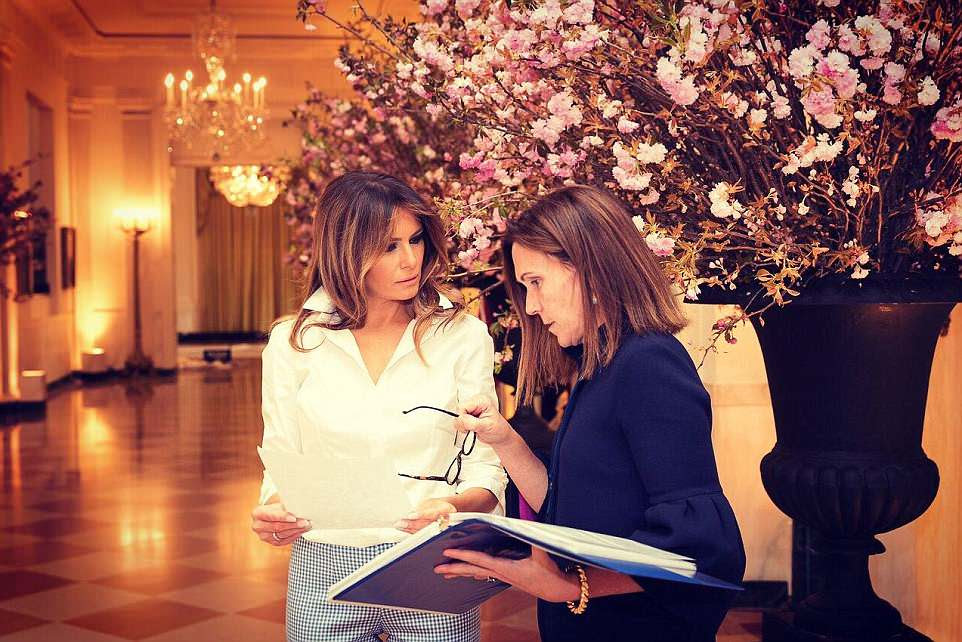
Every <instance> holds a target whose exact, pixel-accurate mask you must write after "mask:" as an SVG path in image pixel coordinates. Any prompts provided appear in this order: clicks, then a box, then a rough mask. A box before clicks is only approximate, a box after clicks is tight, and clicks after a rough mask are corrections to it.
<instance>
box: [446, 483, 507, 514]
mask: <svg viewBox="0 0 962 642" xmlns="http://www.w3.org/2000/svg"><path fill="white" fill-rule="evenodd" d="M507 485H508V483H507V478H505V477H503V476H502V477H488V478H487V479H466V480H464V481H462V482H461V483H459V484H458V486H457V488H456V489H455V492H456V493H457V494H458V495H460V494H462V493H464V492H465V491H467V490H468V489H470V488H483V489H485V490H487V491H490V492H491V493H492V494H493V495H494V497H495V499H497V500H498V505H497V506H495V507H494V509H492V510H491V513H492V514H493V515H504V514H505V510H504V509H505V500H504V490H505V488H506V487H507Z"/></svg>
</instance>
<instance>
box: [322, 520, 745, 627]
mask: <svg viewBox="0 0 962 642" xmlns="http://www.w3.org/2000/svg"><path fill="white" fill-rule="evenodd" d="M502 521H512V520H504V518H502ZM412 537H417V534H415V535H413V536H412ZM532 544H534V545H535V546H537V547H538V548H541V549H544V550H546V551H547V552H548V553H550V554H553V555H554V556H556V557H562V558H565V559H568V560H572V561H574V562H580V563H582V564H586V565H590V566H597V567H599V568H605V569H608V570H612V571H618V572H620V573H625V574H627V575H634V576H639V577H650V578H656V579H660V580H670V581H674V582H686V583H690V584H700V585H704V586H711V587H716V588H722V589H729V590H741V587H739V586H737V585H735V584H731V583H729V582H724V581H722V580H719V579H716V578H714V577H711V576H708V575H705V574H703V573H698V572H695V574H694V575H693V576H690V577H689V576H688V575H683V574H680V573H676V572H673V571H671V570H669V569H666V568H663V567H661V566H658V565H654V564H644V563H639V562H631V561H625V560H620V559H611V558H608V557H602V556H599V555H596V554H585V553H581V552H576V551H571V550H563V549H560V548H558V547H556V546H552V545H549V544H546V543H545V542H541V541H538V540H537V539H536V538H533V537H528V536H522V535H520V534H518V533H514V532H511V531H509V530H507V529H505V528H501V527H499V526H496V525H493V524H490V523H488V522H485V521H481V520H479V519H466V520H465V521H462V522H459V523H456V524H452V525H451V526H448V527H447V528H446V529H444V530H442V531H441V532H439V533H437V534H435V535H433V536H432V537H430V538H428V539H426V540H425V541H424V542H422V543H420V544H419V545H417V546H416V547H415V548H412V549H411V550H409V551H406V552H405V553H403V554H401V555H400V556H398V557H397V558H396V559H393V560H390V561H386V563H384V564H383V565H380V566H379V567H377V568H375V569H374V570H373V571H371V572H369V573H367V574H365V575H363V576H361V577H359V578H358V579H352V576H348V577H347V578H345V579H344V580H342V581H341V582H338V583H337V584H335V585H334V586H333V587H331V591H330V594H329V595H328V599H329V600H331V601H333V602H348V603H357V604H367V605H375V606H381V607H387V608H398V609H413V610H418V611H431V612H436V613H464V612H466V611H469V610H471V609H473V608H474V607H476V606H478V605H480V604H481V603H483V602H485V601H486V600H488V599H490V598H492V597H494V596H495V595H497V594H498V593H500V592H501V591H503V590H505V589H506V588H508V585H507V584H504V583H503V582H488V581H482V580H475V579H472V578H464V577H458V578H454V579H450V580H447V579H444V577H443V576H441V575H438V574H437V573H435V572H434V567H435V566H437V565H439V564H443V563H445V562H449V561H452V560H451V558H448V557H445V556H444V555H443V551H444V550H445V549H451V548H462V549H470V550H475V551H482V552H484V553H488V554H489V555H497V556H500V557H510V558H513V559H521V558H524V557H528V556H529V555H531V545H532ZM390 554H391V551H390V550H388V551H387V552H385V553H382V555H381V556H379V557H382V556H386V557H385V559H388V558H390V557H391V555H390ZM369 564H370V565H374V566H378V558H375V560H372V562H370V563H369ZM362 571H364V567H362V569H359V571H358V573H357V574H360V573H361V572H362Z"/></svg>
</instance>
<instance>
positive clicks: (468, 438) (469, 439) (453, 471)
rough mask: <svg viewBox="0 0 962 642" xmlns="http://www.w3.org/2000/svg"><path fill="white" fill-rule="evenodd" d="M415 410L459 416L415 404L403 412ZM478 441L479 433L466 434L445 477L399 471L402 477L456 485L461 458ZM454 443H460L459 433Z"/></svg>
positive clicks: (455, 436)
mask: <svg viewBox="0 0 962 642" xmlns="http://www.w3.org/2000/svg"><path fill="white" fill-rule="evenodd" d="M415 410H434V411H437V412H441V413H444V414H446V415H449V416H451V417H457V416H458V413H456V412H451V411H450V410H445V409H444V408H435V407H434V406H415V407H414V408H411V409H409V410H402V411H401V414H404V415H406V414H408V413H410V412H414V411H415ZM477 441H478V434H477V433H475V432H469V433H467V434H466V435H465V436H464V441H462V442H461V449H460V450H458V454H457V455H455V457H454V459H453V460H451V464H450V465H449V466H448V469H447V471H446V472H445V473H444V476H443V477H440V476H438V475H407V474H405V473H398V475H400V476H401V477H407V478H408V479H420V480H421V481H443V482H445V483H446V484H447V485H448V486H454V485H455V484H457V483H458V482H459V481H461V479H460V478H461V458H462V457H467V456H468V455H470V454H471V453H472V452H473V451H474V445H475V444H476V443H477ZM454 445H455V446H457V445H458V433H457V432H455V433H454Z"/></svg>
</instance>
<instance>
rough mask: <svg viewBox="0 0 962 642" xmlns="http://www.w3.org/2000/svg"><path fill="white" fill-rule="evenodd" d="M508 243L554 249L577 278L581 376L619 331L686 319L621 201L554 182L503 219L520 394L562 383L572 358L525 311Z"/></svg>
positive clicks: (611, 347)
mask: <svg viewBox="0 0 962 642" xmlns="http://www.w3.org/2000/svg"><path fill="white" fill-rule="evenodd" d="M515 244H518V245H523V246H524V247H526V248H528V249H530V250H535V251H538V252H543V253H544V254H547V255H549V256H553V257H555V258H556V259H558V260H560V261H561V262H562V263H564V264H566V265H567V266H569V267H571V268H572V269H573V270H574V271H575V274H576V276H577V278H579V279H581V286H582V287H581V290H582V301H581V310H582V314H583V316H584V328H585V336H584V340H583V346H584V356H583V358H582V362H581V369H580V371H579V372H578V374H579V375H580V376H581V377H583V378H590V377H591V376H593V375H594V373H595V372H596V371H597V370H598V369H599V368H602V367H604V366H607V365H608V364H609V363H611V360H612V358H613V357H614V355H615V352H617V350H618V347H619V346H620V345H621V342H622V339H623V338H624V336H625V334H626V333H628V332H634V333H637V334H647V333H650V332H665V333H669V334H674V333H676V332H678V331H679V330H681V329H682V328H683V327H685V325H686V323H687V321H686V320H685V317H684V315H683V314H682V313H681V308H680V306H679V304H678V302H677V300H676V299H675V296H674V295H673V293H672V289H671V284H670V283H669V281H668V278H667V277H666V276H665V273H664V272H663V271H662V269H661V266H660V265H659V263H658V260H657V259H656V258H655V255H654V254H653V253H652V252H651V250H650V249H648V246H647V245H646V244H645V242H644V239H642V238H641V235H640V234H639V233H638V229H637V228H636V227H635V224H634V223H633V222H632V220H631V215H630V214H629V213H628V210H627V208H626V207H625V205H624V204H623V203H622V202H621V201H619V200H618V199H617V198H615V197H614V196H612V195H611V194H609V193H608V192H606V191H604V190H602V189H599V188H596V187H589V186H585V185H572V186H570V187H564V188H561V189H559V190H556V191H554V192H552V193H550V194H548V195H547V196H545V197H544V198H542V199H540V200H539V201H538V202H536V203H535V204H534V205H532V206H531V207H530V208H528V209H527V210H526V211H525V212H523V213H522V214H521V216H519V217H518V218H517V219H514V220H511V221H509V222H508V227H507V231H506V233H505V237H504V240H503V241H502V247H503V253H504V272H505V284H506V286H507V288H508V294H509V295H510V297H511V301H512V303H513V304H514V307H515V309H516V310H517V311H518V313H519V315H520V317H521V337H522V342H521V361H520V364H519V370H518V387H519V392H520V396H521V399H522V402H528V401H530V400H531V398H532V396H533V395H535V394H537V393H538V392H540V391H541V390H542V389H543V388H544V387H545V386H552V385H557V384H564V383H568V382H569V381H570V379H571V377H572V375H574V374H575V372H576V368H577V365H576V363H575V361H574V360H573V359H571V358H570V357H569V356H567V355H566V354H565V353H564V352H563V351H562V350H561V347H560V346H559V344H558V341H557V339H556V338H555V337H554V336H553V335H551V334H550V333H549V332H548V330H547V328H546V327H545V326H544V324H543V323H542V322H541V319H540V318H538V317H536V316H528V315H527V314H525V296H526V291H525V288H524V286H522V285H521V284H520V283H519V282H518V277H517V274H516V273H515V267H514V260H513V258H512V256H511V248H512V247H513V246H514V245H515ZM595 301H597V302H595Z"/></svg>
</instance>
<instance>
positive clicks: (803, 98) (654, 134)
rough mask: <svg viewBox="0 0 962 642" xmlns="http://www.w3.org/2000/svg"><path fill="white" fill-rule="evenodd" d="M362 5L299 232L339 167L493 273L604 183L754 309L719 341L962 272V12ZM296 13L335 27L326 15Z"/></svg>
mask: <svg viewBox="0 0 962 642" xmlns="http://www.w3.org/2000/svg"><path fill="white" fill-rule="evenodd" d="M357 7H358V9H357V12H356V14H355V16H354V18H353V19H352V20H351V21H350V22H347V23H343V24H342V23H339V22H338V23H337V24H338V25H339V26H340V27H341V28H343V29H344V30H345V32H346V33H350V34H352V35H353V36H354V37H355V39H356V42H357V43H359V44H358V45H356V46H353V47H349V46H345V47H343V48H342V50H341V53H340V56H339V58H338V60H337V63H336V64H337V66H338V68H339V69H340V70H341V71H342V72H343V73H344V74H345V76H346V78H347V80H348V82H349V83H350V85H351V87H352V88H353V89H354V95H353V97H352V98H350V99H348V100H346V101H327V100H325V99H323V97H321V96H318V95H317V94H316V92H312V93H311V97H310V99H309V101H308V102H307V103H305V104H304V105H301V106H300V107H299V108H298V110H296V112H295V121H296V122H297V123H298V124H299V125H300V126H301V128H302V130H303V131H304V133H305V136H304V143H305V146H304V150H303V155H302V157H301V159H299V160H298V161H296V162H295V163H294V164H293V172H294V180H293V181H292V182H291V184H290V189H289V192H288V195H287V197H288V202H289V203H290V204H291V206H292V208H293V212H294V213H293V214H292V217H293V218H294V219H295V220H296V221H299V222H301V223H304V222H305V221H307V220H309V218H308V217H309V212H310V209H311V199H312V198H313V196H314V195H315V194H316V193H317V190H316V188H317V186H318V184H320V183H322V182H323V181H324V180H326V178H327V177H329V176H331V175H333V174H334V173H337V172H339V171H342V170H343V169H346V168H348V167H364V166H370V167H378V168H382V169H385V170H386V171H391V172H394V173H397V174H400V175H403V176H405V177H406V178H408V179H410V180H412V182H413V183H415V185H416V186H417V187H418V188H419V189H422V190H423V193H425V194H431V195H432V196H434V197H435V198H436V199H437V202H438V204H439V206H440V209H441V211H442V213H443V214H444V215H445V216H446V217H447V219H448V221H449V225H450V230H451V232H452V238H453V241H454V243H453V248H452V252H453V256H454V257H455V259H456V261H457V263H458V264H459V266H460V267H459V270H460V271H459V273H458V275H457V276H458V277H459V278H462V277H468V276H473V275H477V274H489V273H491V272H492V271H493V269H494V268H495V267H496V266H497V264H498V262H499V261H500V256H499V252H498V239H499V233H500V232H501V231H502V230H503V227H504V220H505V218H507V217H508V216H510V215H511V214H512V213H513V212H516V211H519V208H520V207H522V206H523V205H524V203H525V202H527V201H529V200H530V199H532V198H536V197H537V196H538V195H539V194H541V193H544V191H546V190H548V189H551V188H553V187H556V186H559V185H562V184H565V183H569V182H579V183H591V184H597V185H602V186H605V187H606V188H608V189H610V190H612V191H613V192H615V193H616V194H617V195H618V196H619V197H621V198H622V199H623V200H625V201H626V202H627V203H628V204H629V205H630V206H631V207H632V208H633V210H634V213H635V222H636V225H637V227H638V229H639V233H640V234H642V235H643V236H644V239H645V241H646V242H647V244H648V245H649V247H650V248H651V249H652V251H653V252H654V253H655V254H656V255H657V256H659V257H661V260H662V262H663V266H664V269H665V271H666V273H667V274H668V275H669V277H670V278H671V279H672V280H673V281H674V282H675V283H677V285H678V287H679V289H680V291H682V292H684V296H685V297H686V299H688V300H690V301H696V300H698V299H699V296H700V295H702V291H703V289H705V288H712V289H713V290H712V291H718V290H719V289H721V290H724V291H726V292H731V291H734V292H736V293H738V294H739V295H740V296H739V298H738V300H739V301H741V302H742V308H743V309H744V313H741V312H740V313H738V314H735V315H733V316H731V317H726V318H725V319H722V320H720V321H719V323H718V324H716V327H715V330H716V338H717V337H719V336H725V337H726V338H727V339H729V340H733V339H732V338H731V329H732V328H733V327H734V325H735V324H737V323H738V322H741V321H744V319H745V318H746V317H745V314H756V313H761V312H763V311H764V310H765V309H767V308H768V307H769V306H771V305H776V304H777V305H782V304H785V303H787V302H788V301H790V300H791V299H792V298H793V297H795V296H797V295H798V294H799V293H800V291H801V290H802V289H803V288H804V287H805V286H806V285H808V284H809V283H811V282H813V281H816V280H822V279H836V280H844V281H848V280H855V281H861V280H865V279H886V278H896V279H897V278H905V277H907V276H909V275H919V276H921V277H926V278H928V277H933V276H941V277H947V278H959V271H960V261H959V255H960V254H962V158H960V149H962V145H960V144H959V143H960V142H962V91H960V80H962V73H960V71H962V4H960V3H958V2H956V1H955V0H928V1H926V0H875V1H850V0H844V1H842V0H817V1H815V0H786V1H773V0H659V1H652V0H515V1H508V0H425V1H424V2H423V3H422V5H421V13H422V18H421V19H420V20H419V21H417V22H409V21H404V20H395V19H391V18H379V17H376V16H372V15H371V14H370V13H368V12H367V11H366V10H365V8H364V6H363V3H362V2H359V3H358V5H357ZM297 13H298V17H299V18H300V19H301V20H303V21H304V22H305V24H306V26H307V27H308V28H312V27H313V23H312V20H315V19H325V18H326V19H329V20H335V19H334V18H332V17H330V16H329V15H328V14H327V13H326V10H325V6H324V3H323V2H322V1H321V0H300V1H299V2H298V4H297ZM304 233H305V232H304V230H303V229H302V230H301V231H299V232H298V234H297V236H296V238H297V239H298V241H297V245H298V248H299V249H298V250H297V251H298V252H299V253H300V255H303V253H304V251H305V250H304V248H306V247H307V245H306V244H304V243H303V240H304V238H303V235H304ZM300 258H303V256H300Z"/></svg>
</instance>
